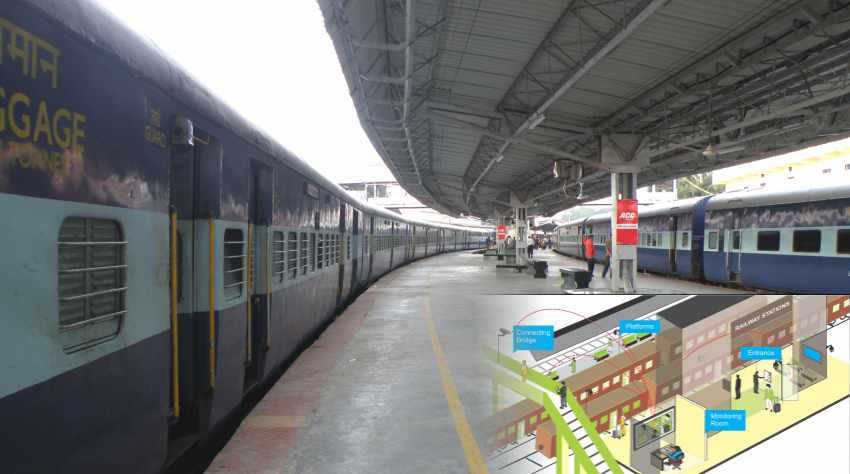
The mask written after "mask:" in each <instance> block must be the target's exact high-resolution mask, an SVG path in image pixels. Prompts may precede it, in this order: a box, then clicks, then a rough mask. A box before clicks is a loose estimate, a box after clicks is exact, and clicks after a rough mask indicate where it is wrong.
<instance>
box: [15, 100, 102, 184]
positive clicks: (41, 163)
mask: <svg viewBox="0 0 850 474" xmlns="http://www.w3.org/2000/svg"><path fill="white" fill-rule="evenodd" d="M7 99H8V100H7ZM85 126H86V116H85V115H84V114H81V113H79V112H74V111H72V110H69V109H67V108H59V109H57V110H56V111H52V110H51V109H50V105H49V104H48V103H47V102H46V101H43V100H41V101H36V100H33V99H31V98H30V96H28V95H27V94H25V93H23V92H14V93H13V92H12V91H9V92H7V91H6V89H5V88H2V87H0V137H2V135H3V134H5V132H6V131H7V130H8V131H9V132H10V137H9V138H11V135H14V136H15V137H17V139H19V140H21V141H20V142H18V141H11V140H6V141H5V143H3V142H0V160H9V161H10V162H11V163H15V164H17V165H18V166H20V167H22V168H34V169H40V170H43V171H47V172H51V173H55V172H58V173H62V172H64V170H65V161H66V158H65V157H66V156H67V154H68V153H69V152H70V153H71V154H72V155H76V156H78V157H79V158H81V159H82V158H83V152H84V151H85V140H86V137H87V135H86V130H85ZM54 147H56V148H59V149H58V150H57V149H55V148H54Z"/></svg>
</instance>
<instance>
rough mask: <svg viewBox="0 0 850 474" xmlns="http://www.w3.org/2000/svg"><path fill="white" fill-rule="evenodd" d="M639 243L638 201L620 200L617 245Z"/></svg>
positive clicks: (618, 203)
mask: <svg viewBox="0 0 850 474" xmlns="http://www.w3.org/2000/svg"><path fill="white" fill-rule="evenodd" d="M637 243H638V202H637V199H620V200H618V201H617V245H637Z"/></svg>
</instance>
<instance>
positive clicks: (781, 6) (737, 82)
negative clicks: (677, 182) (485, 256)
mask: <svg viewBox="0 0 850 474" xmlns="http://www.w3.org/2000/svg"><path fill="white" fill-rule="evenodd" d="M319 4H320V6H321V8H322V11H323V14H324V17H325V21H326V26H327V29H328V32H329V33H330V36H331V38H332V39H333V42H334V45H335V47H336V50H337V53H338V55H339V58H340V63H341V65H342V69H343V72H344V74H345V77H346V80H347V82H348V85H349V88H350V92H351V97H352V99H353V101H354V104H355V106H356V108H357V111H358V114H359V117H360V120H361V123H362V126H363V128H364V129H365V130H366V132H367V134H368V135H369V137H370V139H371V141H372V143H373V144H374V145H375V148H376V149H377V151H378V152H379V154H380V155H381V156H382V157H383V159H384V161H385V162H386V164H387V165H388V166H389V168H390V170H391V171H392V173H393V174H394V175H395V177H396V178H397V179H398V181H399V182H400V183H401V184H402V186H404V187H405V188H406V189H407V190H408V191H409V192H410V193H411V194H412V195H414V196H415V197H416V198H417V199H419V200H420V201H421V202H423V203H424V204H426V205H429V206H432V207H434V208H436V209H438V210H441V211H443V212H449V213H452V214H459V213H466V214H474V215H479V216H482V217H492V216H493V215H494V212H504V211H506V210H507V209H508V208H509V207H510V206H511V204H512V203H516V202H517V201H520V202H524V203H526V204H528V205H529V206H530V207H531V210H530V212H531V213H532V214H544V215H547V214H551V213H553V212H556V211H558V210H560V209H564V208H567V207H570V206H573V205H575V204H577V203H578V202H579V201H578V199H577V197H578V195H579V194H580V192H581V194H583V195H584V196H585V197H586V199H595V198H601V197H605V196H607V195H609V194H610V178H609V172H610V170H611V168H610V167H609V166H607V165H606V164H603V163H602V162H601V158H600V156H601V153H600V148H601V143H602V138H601V137H603V136H612V135H614V134H628V135H629V136H632V137H637V139H636V140H637V143H638V144H639V146H636V147H635V149H637V150H638V152H637V156H640V157H641V158H642V160H641V161H642V162H643V163H644V164H643V165H642V166H641V171H640V173H639V175H638V183H639V185H647V184H651V183H656V182H660V181H663V180H667V179H670V178H674V177H678V176H684V175H691V174H695V173H699V172H704V171H707V170H710V169H714V168H720V167H725V166H730V165H732V164H737V163H741V162H745V161H750V160H754V159H758V158H762V157H766V156H769V155H773V154H776V153H780V152H784V151H791V150H794V149H799V148H802V147H804V146H808V145H813V144H817V143H822V142H825V141H830V140H834V139H838V138H843V137H846V136H848V135H850V123H849V122H850V116H848V112H847V109H848V107H850V101H849V100H848V99H850V97H848V93H850V82H848V81H847V79H848V77H847V76H848V72H850V70H848V68H847V62H848V60H850V23H848V18H850V7H848V6H847V2H846V1H836V0H817V1H813V0H803V1H792V0H619V1H613V0H534V1H518V0H357V1H353V0H319ZM709 145H711V146H710V147H709ZM704 152H707V153H704ZM625 155H627V156H629V155H630V154H629V153H625ZM555 160H564V161H565V163H566V167H565V168H566V170H567V172H566V178H564V177H563V176H564V174H562V175H561V176H562V177H561V178H555V177H554V175H553V162H554V161H555ZM647 160H648V161H647ZM578 165H581V169H579V166H578ZM579 176H580V178H579ZM579 183H581V184H580V185H579ZM579 188H581V189H579ZM511 197H513V199H511Z"/></svg>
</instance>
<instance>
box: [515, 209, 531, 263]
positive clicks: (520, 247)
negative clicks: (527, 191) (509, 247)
mask: <svg viewBox="0 0 850 474" xmlns="http://www.w3.org/2000/svg"><path fill="white" fill-rule="evenodd" d="M527 211H528V208H527V207H525V204H522V205H520V206H518V207H514V226H515V227H516V245H515V246H514V248H515V250H516V264H517V265H518V266H519V265H522V266H528V215H527Z"/></svg>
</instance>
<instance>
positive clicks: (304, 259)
mask: <svg viewBox="0 0 850 474" xmlns="http://www.w3.org/2000/svg"><path fill="white" fill-rule="evenodd" d="M309 245H310V244H309V241H308V239H307V233H306V232H301V248H300V251H301V262H299V263H300V264H301V265H300V266H301V274H302V275H306V274H307V271H309V270H310V253H309V252H308V248H309Z"/></svg>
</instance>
